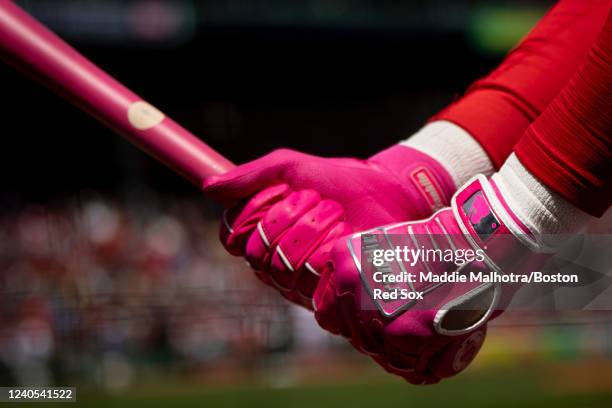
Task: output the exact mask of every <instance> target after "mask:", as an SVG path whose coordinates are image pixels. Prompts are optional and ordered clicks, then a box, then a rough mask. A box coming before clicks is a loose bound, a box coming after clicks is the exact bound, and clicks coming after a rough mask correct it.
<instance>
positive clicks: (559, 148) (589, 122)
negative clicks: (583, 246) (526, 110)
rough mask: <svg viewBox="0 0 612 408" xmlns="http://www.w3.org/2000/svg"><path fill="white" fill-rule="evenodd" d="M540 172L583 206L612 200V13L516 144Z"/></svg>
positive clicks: (600, 206) (594, 210)
mask: <svg viewBox="0 0 612 408" xmlns="http://www.w3.org/2000/svg"><path fill="white" fill-rule="evenodd" d="M515 153H516V155H517V157H518V158H519V160H520V161H521V163H523V165H524V166H525V167H526V168H527V170H529V171H530V172H531V173H532V174H533V175H534V176H535V177H537V178H538V179H539V180H540V181H542V182H543V183H544V184H545V185H547V186H548V187H549V188H551V189H552V190H553V191H555V192H557V193H559V194H560V195H561V196H563V197H564V198H565V199H567V200H568V201H569V202H570V203H572V204H574V205H576V206H577V207H578V208H580V209H581V210H583V211H585V212H587V213H589V214H591V215H594V216H601V215H602V214H603V213H604V212H605V211H606V210H607V209H608V208H609V207H610V205H611V204H612V183H611V180H612V13H610V14H609V15H608V18H607V20H606V23H605V25H604V27H603V29H602V31H601V34H600V36H599V38H598V39H597V41H596V42H595V44H594V45H593V47H592V49H591V50H590V52H589V53H588V56H587V57H586V59H585V61H584V64H583V65H582V66H581V67H580V68H579V69H578V71H577V72H576V73H575V75H574V76H573V77H572V78H571V80H570V81H569V82H568V84H567V85H566V86H565V88H563V90H562V91H561V93H560V94H559V95H558V96H557V97H556V98H555V99H554V101H553V102H552V103H551V104H550V105H549V106H548V108H547V109H546V110H545V111H544V113H542V115H541V116H540V117H539V118H538V119H537V120H536V121H535V122H534V123H533V124H532V125H531V126H530V127H529V129H528V130H527V131H526V132H525V135H524V136H523V137H522V138H521V140H520V141H519V142H518V144H517V145H516V148H515Z"/></svg>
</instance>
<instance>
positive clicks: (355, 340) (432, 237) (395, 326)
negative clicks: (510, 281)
mask: <svg viewBox="0 0 612 408" xmlns="http://www.w3.org/2000/svg"><path fill="white" fill-rule="evenodd" d="M395 246H398V247H402V246H406V247H411V248H414V249H418V248H422V249H440V250H445V249H452V250H463V251H464V252H463V253H465V250H472V251H474V252H475V251H476V250H478V249H480V250H481V251H484V254H485V255H484V256H483V257H482V258H481V259H472V260H471V261H470V262H466V263H464V264H462V265H461V266H457V265H455V264H454V263H450V262H444V261H441V262H435V263H432V262H428V261H427V260H422V259H421V260H419V261H418V263H416V266H413V267H412V268H410V267H409V265H407V264H405V263H404V262H397V261H395V260H394V261H393V262H385V263H384V266H381V267H380V268H368V267H367V266H368V265H367V264H362V262H361V257H362V256H368V257H370V256H371V254H372V253H373V252H372V251H374V250H376V249H384V248H393V247H395ZM536 248H537V245H536V244H535V241H534V240H533V237H532V236H530V234H529V230H528V229H527V228H526V227H525V226H524V225H522V224H521V222H520V221H519V220H518V218H517V217H516V216H515V215H514V214H512V212H511V211H510V209H509V208H508V206H507V205H505V201H504V199H503V196H502V195H501V193H500V192H499V191H498V190H497V188H496V186H494V185H491V184H490V183H489V182H488V181H487V180H486V178H484V177H482V176H480V177H477V178H475V179H473V181H471V182H469V183H468V184H466V186H464V187H463V188H462V189H461V190H460V191H458V192H457V193H456V194H455V196H454V197H453V200H452V207H449V208H445V209H442V210H440V211H438V212H436V213H435V214H434V215H432V216H431V217H430V218H428V219H426V220H423V221H417V222H403V223H400V224H391V225H388V226H384V227H379V228H376V229H373V230H369V231H365V232H361V233H356V234H353V235H352V236H350V237H345V238H342V239H340V240H339V241H338V242H337V244H336V245H335V246H334V249H333V250H332V254H331V262H330V263H329V264H328V266H327V267H326V268H325V270H324V274H323V276H322V277H321V281H320V284H319V287H318V288H317V291H316V293H315V296H314V306H315V316H316V318H317V321H318V322H319V324H320V325H321V326H322V327H323V328H325V329H327V330H329V331H331V332H332V333H336V334H341V335H343V336H345V337H347V338H349V340H350V342H351V343H352V344H353V345H354V346H355V347H356V348H357V349H359V350H361V351H362V352H364V353H367V354H369V355H371V356H372V357H373V358H374V360H375V361H377V362H378V363H379V364H380V365H382V366H383V367H384V368H385V369H386V370H387V371H389V372H392V373H395V374H398V375H400V376H402V377H404V378H405V379H407V380H408V381H410V382H412V383H435V382H437V381H439V380H440V379H441V378H444V377H449V376H452V375H454V374H457V373H458V372H460V371H462V370H463V369H465V367H466V366H467V365H468V364H469V363H470V361H471V360H472V359H473V358H474V357H475V355H476V353H477V352H478V350H479V349H480V346H481V345H482V342H483V341H484V338H485V334H486V322H487V321H488V320H490V319H491V318H493V317H495V316H497V315H498V314H499V313H500V311H501V310H503V308H504V307H505V306H506V304H507V303H508V302H509V300H510V298H511V296H512V295H513V294H514V292H515V291H516V290H517V289H518V287H519V286H518V285H502V284H499V283H482V282H477V281H471V280H467V282H461V283H433V284H432V283H431V282H418V281H417V282H415V283H389V282H386V283H381V282H380V281H377V280H376V279H374V274H373V272H374V271H386V272H385V273H389V274H393V275H397V274H399V273H401V272H406V271H407V270H409V271H411V272H416V273H418V272H417V271H424V272H432V273H433V274H436V275H439V274H442V273H443V272H445V271H453V270H456V271H457V272H458V273H462V274H468V273H469V271H474V272H477V271H484V272H487V271H495V272H498V273H504V271H505V272H506V273H507V272H510V271H511V272H513V273H517V274H520V273H527V272H530V271H531V270H533V269H531V270H529V269H525V268H526V265H529V267H533V266H534V265H541V262H543V261H544V260H545V259H546V258H547V256H546V255H540V254H536V253H534V252H533V251H534V250H536ZM362 251H363V254H362ZM481 253H482V252H481ZM389 288H392V289H401V288H409V289H410V290H411V291H415V290H416V291H422V292H423V293H424V296H423V300H408V299H406V300H401V299H398V300H394V299H380V298H377V299H375V297H374V296H373V293H374V290H376V289H379V290H383V289H385V290H386V289H389ZM458 313H459V314H458ZM458 316H462V318H461V320H460V322H459V323H457V321H456V318H457V317H458ZM468 316H469V318H468Z"/></svg>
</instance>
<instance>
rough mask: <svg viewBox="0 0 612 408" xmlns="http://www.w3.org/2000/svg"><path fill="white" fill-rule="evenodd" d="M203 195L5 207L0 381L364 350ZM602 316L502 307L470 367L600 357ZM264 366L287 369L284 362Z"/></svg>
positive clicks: (112, 378)
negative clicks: (247, 256)
mask: <svg viewBox="0 0 612 408" xmlns="http://www.w3.org/2000/svg"><path fill="white" fill-rule="evenodd" d="M207 205H210V204H207V203H206V202H205V200H201V199H189V198H180V197H175V196H170V195H160V194H157V193H152V192H150V191H148V190H147V191H143V192H142V191H141V192H138V193H136V194H134V195H131V196H130V195H128V196H125V197H122V198H117V197H115V198H109V197H105V196H100V195H99V194H97V193H92V192H85V193H81V194H80V195H79V196H77V197H69V198H66V199H64V200H63V201H62V202H59V203H47V204H45V205H44V206H32V205H28V206H24V205H17V206H14V208H19V210H16V211H5V212H4V213H3V214H1V215H0V243H1V245H0V384H2V385H10V384H21V385H36V384H71V385H83V384H85V385H91V386H93V387H103V388H105V389H110V390H121V389H126V388H127V387H129V386H130V385H132V384H133V383H135V382H137V381H139V380H141V379H142V377H143V376H145V375H146V376H149V377H151V376H155V375H160V376H163V375H167V374H169V373H170V374H171V375H172V376H174V377H176V378H185V376H188V377H194V376H197V377H198V378H201V377H203V376H205V375H208V376H209V377H207V378H211V377H214V378H222V377H223V375H225V374H227V373H228V372H229V376H230V377H232V378H235V377H236V376H237V375H239V374H238V373H241V372H255V373H258V372H259V373H261V372H266V370H268V371H270V363H271V362H273V369H277V368H278V366H281V367H284V369H287V367H288V366H289V364H287V361H288V360H287V356H293V357H292V358H293V359H294V360H292V361H293V362H294V365H296V364H295V361H298V363H297V365H298V368H297V369H296V370H301V371H300V372H305V371H308V370H309V368H308V365H307V364H302V361H304V360H295V358H302V359H303V358H310V359H311V360H309V361H311V362H312V359H313V358H314V361H315V363H314V364H310V367H314V371H315V373H314V375H315V376H319V375H320V370H328V371H329V370H332V369H337V368H338V367H339V366H340V365H341V364H342V362H346V361H349V362H351V361H352V362H354V361H358V362H359V364H363V363H367V362H368V361H369V359H367V358H366V357H363V356H360V355H359V354H358V353H354V352H351V351H349V347H348V346H347V345H346V344H345V342H344V341H342V339H337V338H333V337H332V336H330V335H328V334H326V333H325V332H323V331H322V330H320V329H319V328H318V327H316V323H315V322H314V319H312V316H311V314H310V313H309V312H307V311H305V310H303V309H301V308H298V307H295V306H291V305H289V303H288V302H286V301H285V300H284V299H282V298H281V297H280V296H278V294H277V293H276V292H275V291H274V290H272V289H269V288H268V287H266V286H265V285H264V284H262V283H261V282H260V281H259V280H258V279H257V278H256V277H255V276H254V275H253V273H252V272H251V271H250V270H249V268H248V267H247V266H246V265H245V264H244V261H242V260H240V259H239V258H233V257H231V256H229V255H228V254H226V253H225V251H224V250H223V248H222V246H221V245H220V244H219V242H218V238H217V231H218V221H217V216H218V213H219V209H218V208H215V207H210V206H207ZM9 207H11V206H4V208H9ZM610 321H611V320H610V314H609V312H605V313H602V314H592V313H585V312H574V313H565V314H561V315H560V316H556V317H554V318H550V317H547V318H544V319H543V318H542V316H538V315H536V316H531V315H527V316H525V315H518V316H517V315H512V314H510V313H507V316H505V317H504V318H503V319H500V320H498V321H496V322H494V323H493V325H494V326H496V327H495V329H493V330H490V333H489V339H488V341H487V342H486V347H485V350H483V352H482V353H481V355H480V357H479V358H478V359H477V364H476V365H475V366H476V367H478V365H479V364H487V363H490V362H494V363H498V362H500V361H501V362H512V363H514V364H516V363H517V362H520V361H522V359H523V360H524V359H525V358H527V359H533V358H536V359H542V358H544V359H548V358H553V359H568V358H569V359H584V358H591V357H595V358H597V359H598V360H601V359H602V358H605V359H608V358H609V357H610V356H611V355H612V324H611V323H610ZM344 350H346V351H348V352H347V353H344V352H343V351H344ZM341 351H342V352H341ZM296 356H298V357H296ZM300 356H301V357H300ZM304 356H306V357H304ZM313 356H314V357H313ZM354 359H357V360H354ZM274 362H275V363H274ZM322 362H324V363H326V364H324V365H322ZM274 364H276V365H274ZM351 364H353V363H351ZM274 367H276V368H274ZM262 370H263V371H262ZM345 371H349V372H354V371H355V370H354V369H351V368H349V369H348V370H345ZM376 372H379V371H376ZM379 374H381V375H382V374H383V373H382V371H380V372H379ZM260 377H261V376H260ZM272 377H274V381H275V382H278V381H281V382H282V381H291V377H290V373H289V374H288V373H287V372H285V371H284V372H283V373H282V374H280V375H279V374H278V373H275V374H273V375H272V376H271V377H270V378H272Z"/></svg>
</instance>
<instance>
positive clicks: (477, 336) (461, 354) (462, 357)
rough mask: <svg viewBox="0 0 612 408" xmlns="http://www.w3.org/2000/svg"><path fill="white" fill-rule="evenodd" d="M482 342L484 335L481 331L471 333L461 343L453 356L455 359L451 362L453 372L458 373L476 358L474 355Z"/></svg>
mask: <svg viewBox="0 0 612 408" xmlns="http://www.w3.org/2000/svg"><path fill="white" fill-rule="evenodd" d="M483 342H484V333H483V332H482V331H477V332H475V333H472V335H471V336H469V337H468V338H467V339H465V340H464V341H463V343H461V346H460V347H459V350H457V354H455V359H454V360H453V370H455V372H459V371H461V370H463V369H464V368H465V367H467V366H468V364H470V363H471V362H472V360H473V359H474V357H476V354H477V353H478V351H479V350H480V347H481V346H482V343H483Z"/></svg>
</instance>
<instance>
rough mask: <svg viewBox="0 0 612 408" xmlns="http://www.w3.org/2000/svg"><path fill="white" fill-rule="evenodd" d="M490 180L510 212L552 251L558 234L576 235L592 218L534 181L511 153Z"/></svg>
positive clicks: (537, 181) (536, 180)
mask: <svg viewBox="0 0 612 408" xmlns="http://www.w3.org/2000/svg"><path fill="white" fill-rule="evenodd" d="M492 180H493V181H494V182H495V183H496V184H497V187H498V188H499V191H500V192H501V194H502V196H503V197H504V199H505V200H506V202H507V204H508V206H509V207H510V209H511V210H512V211H513V212H514V213H515V214H516V216H517V217H518V218H519V219H520V220H521V221H522V222H523V223H524V224H525V225H526V226H527V228H529V230H530V231H531V232H532V233H533V234H534V235H535V237H536V240H537V241H539V243H540V244H541V245H544V246H546V247H551V248H554V247H556V246H557V245H558V244H559V242H562V241H563V240H562V239H561V240H557V239H555V236H556V235H559V234H572V233H576V232H579V231H580V230H581V229H582V228H583V227H585V226H586V225H587V223H589V222H591V221H592V220H593V219H594V217H591V216H589V215H588V214H587V213H585V212H583V211H582V210H580V209H579V208H577V207H575V206H574V205H572V204H570V203H569V202H568V201H567V200H565V199H564V198H563V197H561V196H560V195H558V194H557V193H555V192H554V191H552V190H551V189H550V188H548V187H546V186H545V185H544V184H542V182H540V180H538V179H537V178H535V177H534V176H533V175H532V174H531V173H530V172H529V171H528V170H527V169H526V168H525V167H524V166H523V165H522V164H521V162H520V161H519V159H518V158H517V157H516V156H515V155H514V153H513V154H511V155H510V157H508V159H507V160H506V162H505V163H504V165H503V166H502V168H501V169H500V170H499V172H497V173H495V174H494V175H493V177H492Z"/></svg>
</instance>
